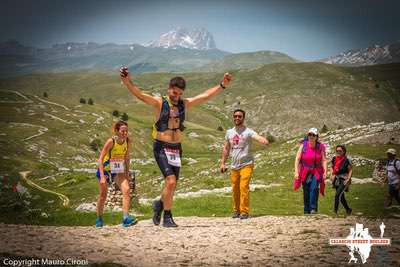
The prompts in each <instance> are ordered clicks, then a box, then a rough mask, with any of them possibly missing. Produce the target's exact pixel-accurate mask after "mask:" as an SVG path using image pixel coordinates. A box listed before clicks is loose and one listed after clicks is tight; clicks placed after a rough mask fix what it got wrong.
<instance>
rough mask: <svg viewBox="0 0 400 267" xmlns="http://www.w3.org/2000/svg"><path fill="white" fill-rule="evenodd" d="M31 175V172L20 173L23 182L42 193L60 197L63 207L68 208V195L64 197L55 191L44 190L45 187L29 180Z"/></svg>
mask: <svg viewBox="0 0 400 267" xmlns="http://www.w3.org/2000/svg"><path fill="white" fill-rule="evenodd" d="M30 173H31V172H30V171H23V172H19V175H20V176H21V178H22V180H24V181H25V182H26V183H27V184H29V185H30V186H32V187H35V188H36V189H39V190H40V191H42V192H46V193H50V194H54V195H56V196H58V198H59V199H60V200H61V201H62V202H63V206H64V207H68V205H69V198H68V197H67V196H66V195H63V194H61V193H57V192H55V191H51V190H49V189H46V188H43V187H41V186H39V185H37V184H35V183H34V182H32V181H31V180H29V179H28V178H27V177H28V175H29V174H30Z"/></svg>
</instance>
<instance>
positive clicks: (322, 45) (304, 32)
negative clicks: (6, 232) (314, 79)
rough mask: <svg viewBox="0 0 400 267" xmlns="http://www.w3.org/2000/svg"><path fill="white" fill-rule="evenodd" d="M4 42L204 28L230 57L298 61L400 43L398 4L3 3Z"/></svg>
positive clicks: (139, 38)
mask: <svg viewBox="0 0 400 267" xmlns="http://www.w3.org/2000/svg"><path fill="white" fill-rule="evenodd" d="M0 7H1V8H0V33H1V36H0V41H6V40H8V39H17V40H18V41H20V42H21V43H23V44H25V45H32V46H39V47H50V46H51V45H52V44H55V43H63V42H88V41H94V42H99V43H106V42H114V43H119V44H131V43H139V44H143V43H148V42H149V41H151V40H154V39H157V38H158V37H159V36H160V35H161V34H162V33H165V32H167V31H170V30H172V29H174V28H176V27H178V26H181V27H186V28H189V29H191V28H199V27H204V28H206V29H207V30H208V31H210V32H211V33H212V34H213V36H214V39H215V41H216V44H217V47H218V48H219V49H222V50H226V51H230V52H247V51H258V50H275V51H279V52H283V53H287V54H288V55H290V56H292V57H295V58H297V59H300V60H314V59H321V58H325V57H328V56H331V55H335V54H338V53H340V52H342V51H346V50H349V49H353V48H360V47H367V46H369V45H372V44H386V43H392V42H395V41H398V40H400V25H399V24H400V23H399V22H398V16H399V10H400V1H384V0H381V1H371V0H353V1H352V0H347V1H342V0H335V1H323V0H319V1H317V0H309V1H308V0H304V1H300V0H291V1H285V0H276V1H273V0H271V1H268V0H265V1H252V0H247V1H235V0H232V1H228V0H225V1H218V0H214V1H208V0H203V1H188V0H186V1H168V0H162V1H161V0H158V1H152V0H146V1H127V0H112V1H111V0H110V1H102V0H86V1H78V0H76V1H74V0H67V1H64V0H57V1H56V0H35V1H34V0H12V1H9V0H2V1H1V2H0Z"/></svg>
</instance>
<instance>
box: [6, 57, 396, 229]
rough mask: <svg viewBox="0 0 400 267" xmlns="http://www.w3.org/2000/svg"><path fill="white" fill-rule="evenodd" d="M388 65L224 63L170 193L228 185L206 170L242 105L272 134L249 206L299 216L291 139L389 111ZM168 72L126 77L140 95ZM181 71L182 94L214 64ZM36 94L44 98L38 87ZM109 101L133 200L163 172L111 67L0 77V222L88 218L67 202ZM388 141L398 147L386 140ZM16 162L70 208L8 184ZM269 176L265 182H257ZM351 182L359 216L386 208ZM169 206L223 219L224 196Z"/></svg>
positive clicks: (193, 114)
mask: <svg viewBox="0 0 400 267" xmlns="http://www.w3.org/2000/svg"><path fill="white" fill-rule="evenodd" d="M382 68H383V69H382ZM399 69H400V65H390V66H382V67H370V68H360V69H353V68H342V67H338V66H332V65H326V64H321V63H299V64H271V65H265V66H262V67H260V68H257V69H254V70H246V71H245V70H241V71H232V74H233V77H234V80H233V82H232V86H230V87H229V88H228V89H227V90H225V91H224V92H223V93H221V94H220V95H218V96H217V97H215V98H213V99H212V100H211V101H210V102H208V103H207V104H204V105H202V106H200V107H198V108H195V109H193V110H191V111H189V112H188V118H187V119H188V121H187V124H186V126H187V130H186V131H185V137H184V142H183V147H184V161H183V168H182V177H181V179H180V181H179V186H178V193H188V192H198V191H199V190H200V189H208V190H214V189H221V188H224V187H229V185H230V181H229V176H228V175H221V174H219V173H218V170H217V169H218V164H219V163H218V159H219V158H220V153H221V145H222V141H223V137H224V131H218V130H217V128H218V127H219V126H222V127H223V128H224V129H226V128H228V127H231V119H230V116H231V111H232V110H233V109H234V108H237V107H240V108H243V109H245V110H246V111H247V114H248V115H247V124H248V125H249V126H250V127H252V128H254V129H255V130H257V131H259V132H261V133H263V134H266V133H267V132H271V133H272V134H273V135H274V136H276V137H278V142H277V143H274V144H273V145H271V146H270V147H268V148H267V149H265V148H262V147H261V146H258V145H256V146H255V154H256V157H257V167H256V171H255V174H254V177H253V180H252V183H254V184H258V185H262V186H264V187H262V189H258V190H257V191H256V192H254V193H253V196H254V201H253V202H252V205H253V206H252V209H253V211H254V214H257V215H261V214H283V215H284V214H301V193H293V192H292V191H291V186H292V173H293V160H294V155H295V152H296V148H297V146H296V140H297V139H298V138H300V137H301V136H302V135H303V134H304V131H305V129H307V128H308V127H311V126H317V127H319V128H320V127H322V125H323V124H326V125H327V127H328V129H330V130H331V131H330V132H329V133H328V135H327V136H325V137H324V138H325V139H326V140H329V143H330V144H331V145H335V144H337V143H340V142H344V141H346V140H349V139H351V138H354V137H357V133H358V132H359V131H360V129H364V128H362V127H361V128H359V127H355V128H351V129H349V130H346V131H344V132H341V130H338V131H334V129H336V128H345V127H350V126H354V125H358V124H368V123H370V122H376V121H382V120H384V121H386V122H391V121H396V120H398V118H399V115H400V114H399V113H400V111H399V105H398V103H399V99H400V97H399V87H397V85H398V84H399V80H398V79H399V78H398V76H396V75H394V73H395V72H398V71H399ZM172 76H174V74H170V73H151V74H143V75H137V76H136V75H134V77H133V79H134V81H135V82H137V83H138V84H139V85H140V86H141V87H142V88H143V89H144V90H145V91H147V92H148V93H153V94H155V93H158V94H162V93H164V92H165V90H166V85H167V84H168V81H169V79H170V78H171V77H172ZM184 77H185V78H186V79H187V85H188V89H187V90H186V91H185V96H192V95H195V94H198V93H200V92H202V91H203V90H204V89H206V88H209V87H211V86H214V85H216V84H218V83H219V81H220V79H221V77H222V73H190V74H185V75H184ZM377 84H378V85H379V86H377ZM44 92H46V93H47V94H48V97H44V96H43V93H44ZM80 98H85V99H86V100H87V99H88V98H92V99H93V100H94V105H88V104H80V103H79V99H80ZM114 110H118V111H119V112H126V113H127V114H128V115H129V120H128V122H129V128H130V132H131V133H130V134H131V136H132V138H133V139H134V143H135V145H134V151H133V155H132V158H133V160H132V164H133V165H132V166H133V167H134V168H135V169H136V170H138V171H139V174H138V179H137V185H138V193H139V197H140V198H141V199H144V200H146V199H151V198H153V197H155V196H157V195H158V194H159V192H160V188H161V187H162V181H163V178H162V177H161V175H160V172H159V170H158V168H157V167H156V165H155V163H154V161H152V157H153V156H152V149H151V137H150V130H151V125H152V123H153V117H154V115H153V112H152V109H151V108H150V107H148V106H146V105H144V104H142V103H140V102H139V101H138V100H136V99H134V98H133V97H132V96H130V95H129V93H128V91H127V90H126V88H124V87H123V86H122V85H121V84H120V82H119V79H118V74H117V73H116V74H115V75H110V74H104V73H92V72H75V73H63V74H49V75H29V76H24V77H20V78H16V79H3V80H0V127H1V130H0V144H1V147H2V151H3V153H2V160H1V163H0V178H1V179H0V180H1V183H2V184H4V186H2V189H1V190H2V194H1V196H0V208H1V211H2V214H3V215H4V216H1V217H0V221H7V222H18V220H21V221H22V222H35V223H46V224H91V223H92V222H93V218H94V214H93V213H88V214H82V213H78V212H75V211H74V209H75V208H76V207H77V206H78V205H79V204H81V203H84V202H92V201H94V200H95V199H96V197H97V181H96V179H95V178H94V176H93V174H91V173H88V172H87V171H86V169H95V168H96V160H97V157H98V151H94V150H93V149H92V148H91V147H90V143H91V142H92V141H93V140H94V139H98V141H99V142H100V143H101V144H103V143H104V142H105V140H106V139H107V138H108V137H109V136H110V134H111V133H110V130H111V124H112V121H113V116H112V115H111V114H112V112H113V111H114ZM365 129H369V128H368V127H367V128H365ZM374 131H375V132H380V131H382V129H380V128H379V127H378V128H373V129H372V130H371V131H370V132H371V133H370V132H368V131H367V132H362V134H363V135H368V134H373V133H374ZM360 134H361V133H360ZM331 137H332V138H331ZM333 137H335V138H333ZM395 147H396V148H397V149H398V150H400V147H399V146H398V145H397V146H395ZM387 148H388V146H387V145H375V146H366V145H357V144H356V145H353V146H351V147H350V148H349V153H350V155H353V156H356V157H364V158H368V159H370V160H372V161H374V160H376V159H379V158H380V155H382V156H384V154H385V149H387ZM372 169H373V166H372V165H371V164H370V163H368V162H366V163H365V162H364V163H362V164H360V166H358V167H357V169H356V170H355V176H356V177H358V178H368V177H371V171H372ZM20 171H32V173H31V174H30V175H29V177H28V178H29V179H30V180H31V181H32V182H34V183H35V184H37V185H39V186H41V187H43V188H46V189H50V190H52V191H54V192H57V193H60V194H63V195H65V196H67V197H68V198H69V200H70V206H69V207H67V208H65V207H62V202H61V201H60V199H59V198H58V197H57V195H55V194H49V193H45V192H42V191H39V190H37V189H36V188H33V187H32V186H30V185H29V184H27V183H26V182H24V181H20V182H21V184H22V185H24V186H25V187H27V188H28V191H29V193H30V198H26V197H25V196H20V195H18V194H16V193H13V192H12V186H13V185H15V183H16V182H17V181H19V180H20V177H19V175H18V172H20ZM271 184H274V186H272V187H269V185H271ZM265 186H266V187H265ZM353 188H354V190H353V191H352V193H351V194H352V195H351V196H352V197H351V201H352V202H351V203H352V204H354V205H353V206H354V207H356V208H357V209H358V210H359V213H360V214H363V215H369V216H389V215H390V214H392V213H393V211H391V210H382V209H381V207H382V205H381V203H382V201H383V196H384V192H385V188H383V187H380V186H379V185H376V184H366V185H362V184H359V185H354V187H353ZM328 190H329V191H328V196H327V199H326V200H324V202H323V204H321V205H322V212H323V213H326V214H331V205H332V203H331V202H332V197H333V191H332V190H330V189H328ZM353 194H354V195H353ZM367 195H368V196H369V198H370V197H373V198H374V199H376V201H375V202H374V203H373V207H372V208H371V207H368V205H367V202H366V200H367V199H368V197H367ZM265 203H274V204H273V205H266V204H265ZM188 205H190V207H188ZM135 208H136V209H137V211H138V212H141V213H143V214H144V216H149V214H150V208H149V206H146V205H144V206H140V207H138V206H136V207H135ZM176 208H177V214H178V215H191V214H198V215H203V216H211V215H213V214H215V215H217V216H225V215H227V214H229V213H230V209H229V195H226V194H222V195H221V194H218V195H215V194H214V195H209V196H203V197H200V198H196V199H189V200H187V199H181V200H179V199H178V200H177V203H176ZM43 213H45V214H46V215H43V216H42V214H43ZM49 214H50V217H48V216H47V215H49ZM10 215H13V216H10ZM46 216H47V217H46ZM107 216H110V218H111V216H113V215H112V214H108V215H107ZM114 217H115V218H114ZM114 217H112V218H111V219H110V220H112V221H113V222H118V221H119V217H118V216H114Z"/></svg>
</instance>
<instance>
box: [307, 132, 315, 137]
mask: <svg viewBox="0 0 400 267" xmlns="http://www.w3.org/2000/svg"><path fill="white" fill-rule="evenodd" d="M308 136H312V137H316V136H317V135H316V134H311V133H310V134H308Z"/></svg>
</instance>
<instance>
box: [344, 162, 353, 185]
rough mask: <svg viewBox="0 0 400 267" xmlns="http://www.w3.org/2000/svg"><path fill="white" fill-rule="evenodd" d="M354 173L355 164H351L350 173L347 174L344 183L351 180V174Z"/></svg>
mask: <svg viewBox="0 0 400 267" xmlns="http://www.w3.org/2000/svg"><path fill="white" fill-rule="evenodd" d="M352 175H353V166H351V165H349V173H348V174H347V178H346V180H345V181H344V184H345V185H346V184H348V183H349V181H350V180H351V176H352Z"/></svg>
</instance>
